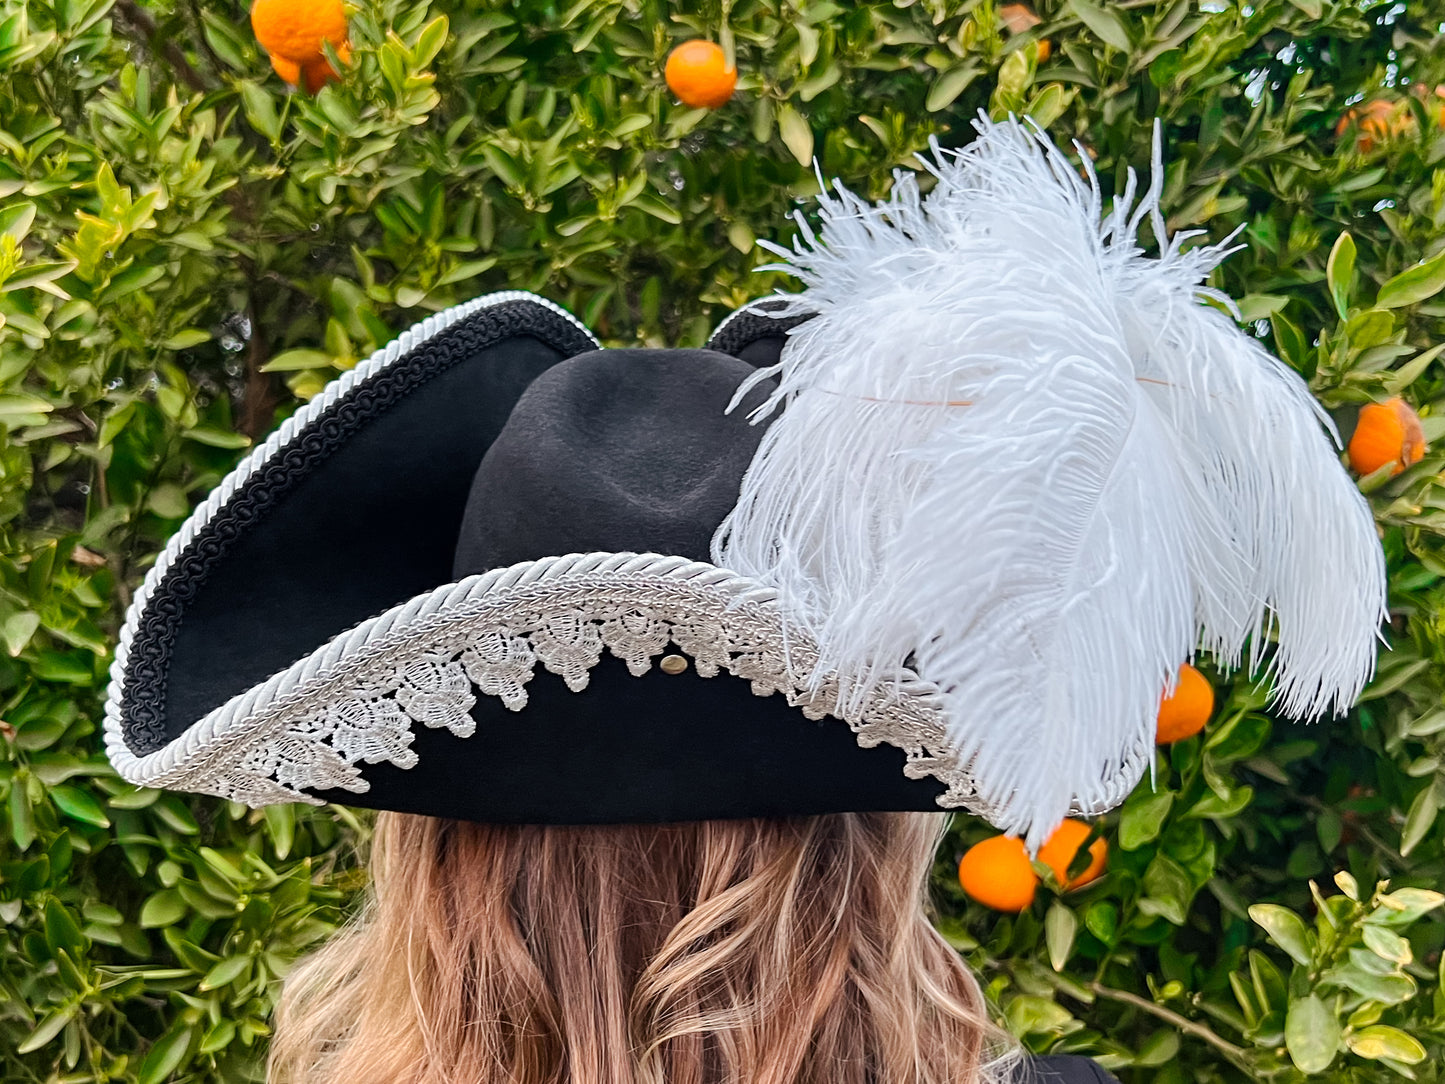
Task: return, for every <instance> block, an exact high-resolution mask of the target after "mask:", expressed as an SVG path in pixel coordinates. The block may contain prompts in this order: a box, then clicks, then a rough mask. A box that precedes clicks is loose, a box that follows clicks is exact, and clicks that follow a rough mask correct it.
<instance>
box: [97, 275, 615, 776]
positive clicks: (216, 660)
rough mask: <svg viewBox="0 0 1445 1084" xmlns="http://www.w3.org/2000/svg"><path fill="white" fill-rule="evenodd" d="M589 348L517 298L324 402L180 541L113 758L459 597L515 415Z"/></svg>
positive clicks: (396, 345) (133, 657)
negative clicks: (474, 525)
mask: <svg viewBox="0 0 1445 1084" xmlns="http://www.w3.org/2000/svg"><path fill="white" fill-rule="evenodd" d="M596 346H597V342H596V340H595V339H594V338H593V337H592V335H591V334H590V333H589V332H588V331H587V329H586V328H585V327H583V326H582V324H581V323H579V322H578V321H577V320H576V319H575V318H574V317H572V316H571V315H569V314H568V313H566V312H565V311H563V310H562V309H560V308H559V307H557V306H556V305H553V304H552V303H551V302H548V301H545V300H543V299H541V298H538V297H535V296H534V295H532V294H527V293H523V292H520V291H507V292H504V293H498V294H491V295H488V296H485V297H481V298H478V299H476V300H474V301H471V302H468V303H466V304H464V305H459V306H456V307H455V308H452V309H448V310H446V311H444V312H441V313H438V314H436V315H435V316H432V317H429V318H428V319H427V320H425V321H423V322H422V323H420V324H418V325H416V326H415V327H413V328H411V329H409V330H407V331H406V332H404V333H403V334H401V335H400V336H398V337H397V339H396V340H394V341H393V342H391V343H390V344H388V345H387V346H386V347H385V348H383V349H382V350H379V351H378V352H377V353H376V354H375V355H373V356H372V357H371V358H369V359H367V360H366V361H364V362H362V363H361V364H359V365H357V366H356V368H355V369H353V370H351V371H349V372H347V373H344V374H343V375H342V376H341V377H340V378H338V379H337V380H335V381H333V382H332V383H331V384H329V385H328V386H327V387H326V388H325V389H324V390H323V391H322V392H321V394H319V395H318V396H317V397H316V398H314V399H313V400H312V401H311V402H310V403H308V404H306V405H305V406H304V407H302V408H301V409H300V410H298V411H297V412H296V414H295V415H294V416H292V417H291V418H289V419H287V420H286V421H285V422H284V423H283V424H282V425H281V426H280V427H279V428H278V429H277V431H276V432H275V433H273V434H272V435H271V436H270V437H269V438H268V439H267V440H266V441H265V443H264V444H262V445H261V446H260V447H258V448H256V449H255V450H254V451H252V452H251V454H250V455H248V456H247V457H246V458H245V459H243V460H242V461H241V463H240V464H239V465H238V466H237V467H236V468H235V470H233V471H232V472H231V473H230V474H229V475H227V476H226V478H225V479H224V480H223V481H222V482H221V484H220V485H218V486H217V487H216V489H215V490H213V491H212V492H211V494H210V495H209V496H208V497H207V499H206V500H205V501H203V502H202V503H201V504H200V506H198V507H197V508H196V510H195V511H194V512H193V513H192V514H191V516H190V517H189V518H188V519H187V520H186V521H185V523H184V524H183V525H182V526H181V529H180V530H179V531H178V532H177V533H176V534H175V536H174V537H173V538H172V539H171V540H170V542H169V543H168V544H167V545H166V547H165V549H164V550H162V551H161V553H160V554H159V555H158V556H157V558H156V562H155V564H154V566H153V567H152V568H151V569H150V571H149V572H148V574H147V575H146V578H145V581H144V583H143V584H142V585H141V586H140V588H139V589H138V590H137V591H136V594H135V597H134V599H133V600H132V603H131V606H130V608H129V611H128V612H127V615H126V620H125V623H124V625H123V627H122V629H121V632H120V636H119V639H118V643H117V646H116V651H115V658H114V660H113V662H112V665H111V681H110V688H109V690H108V696H107V702H106V718H105V740H106V747H107V751H108V752H109V753H110V755H111V756H112V758H113V759H114V758H117V757H119V758H120V760H121V761H122V762H125V757H124V753H126V752H129V753H131V754H134V755H145V754H147V753H150V752H153V751H155V750H157V749H160V748H162V747H164V746H165V745H167V744H168V743H169V742H171V741H173V740H174V739H175V738H177V737H179V736H180V735H181V734H182V733H183V732H185V731H186V730H187V729H188V728H189V727H191V726H192V724H194V723H195V721H196V720H198V719H200V718H202V717H203V716H205V715H206V714H207V713H208V712H210V711H211V710H212V709H214V708H215V707H217V706H218V705H220V704H223V703H225V702H226V701H228V700H230V699H231V698H232V697H233V696H235V695H238V694H240V693H242V692H244V691H245V690H247V689H249V688H251V687H252V686H254V685H256V684H257V683H259V682H261V681H264V680H265V679H266V678H268V677H270V676H271V675H272V674H274V673H277V672H278V671H280V670H283V669H284V668H285V667H286V666H288V665H290V664H291V663H292V662H294V661H295V660H296V659H299V658H303V657H304V656H306V655H307V654H309V653H310V652H311V651H312V650H314V649H315V647H316V645H317V644H320V643H324V642H326V641H327V640H330V639H331V638H332V637H333V636H335V635H336V634H337V633H339V632H341V631H342V630H344V629H347V628H350V627H351V626H353V625H355V624H357V623H358V622H359V621H362V620H365V619H366V618H368V617H371V616H374V615H375V614H377V613H380V612H381V611H383V610H385V609H386V608H388V607H390V606H393V605H395V604H397V603H399V602H403V601H405V600H406V599H408V598H411V597H413V596H415V595H417V594H420V593H422V592H424V591H426V590H429V589H431V588H432V587H434V586H436V585H437V584H439V583H445V582H447V581H449V580H451V579H452V576H451V560H452V552H453V549H454V547H455V543H456V532H457V527H458V524H459V523H460V521H461V514H462V506H463V504H464V501H465V498H466V494H467V491H468V487H469V486H470V484H471V480H472V476H473V474H474V473H475V471H476V467H477V464H478V463H479V462H480V460H481V458H482V456H483V454H484V453H485V452H486V449H487V448H488V447H489V446H490V444H491V442H492V441H493V440H494V439H495V437H496V434H497V433H498V432H499V431H500V430H501V428H502V426H503V425H504V424H505V422H506V419H507V417H508V415H509V414H510V412H511V409H512V406H513V405H514V404H515V402H516V400H517V399H518V397H520V395H521V393H522V391H523V390H524V389H525V388H526V387H527V385H528V384H530V383H531V382H532V380H533V379H535V377H536V376H537V375H538V374H539V373H540V372H542V371H544V370H545V369H547V368H548V367H550V366H552V365H555V364H556V363H557V362H559V361H561V360H564V359H566V358H568V357H571V356H574V355H576V354H579V353H582V352H585V351H588V350H592V349H595V348H596Z"/></svg>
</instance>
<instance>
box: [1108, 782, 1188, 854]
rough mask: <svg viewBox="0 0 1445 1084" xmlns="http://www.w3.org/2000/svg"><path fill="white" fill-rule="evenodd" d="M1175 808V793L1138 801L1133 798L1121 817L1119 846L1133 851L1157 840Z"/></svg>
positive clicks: (1166, 791)
mask: <svg viewBox="0 0 1445 1084" xmlns="http://www.w3.org/2000/svg"><path fill="white" fill-rule="evenodd" d="M1173 807H1174V792H1173V791H1169V790H1161V791H1156V792H1155V793H1153V794H1147V795H1146V796H1145V797H1143V798H1141V799H1139V800H1137V801H1135V800H1134V799H1133V798H1132V797H1131V798H1130V800H1129V801H1128V802H1126V803H1124V810H1123V812H1122V813H1121V814H1120V817H1119V846H1120V847H1122V848H1123V849H1124V850H1126V851H1133V850H1137V849H1138V848H1140V847H1142V846H1143V845H1144V844H1146V843H1149V842H1151V841H1153V840H1155V839H1157V838H1158V837H1159V832H1160V830H1161V829H1162V828H1163V827H1164V821H1165V819H1166V818H1167V817H1168V816H1169V810H1170V809H1172V808H1173Z"/></svg>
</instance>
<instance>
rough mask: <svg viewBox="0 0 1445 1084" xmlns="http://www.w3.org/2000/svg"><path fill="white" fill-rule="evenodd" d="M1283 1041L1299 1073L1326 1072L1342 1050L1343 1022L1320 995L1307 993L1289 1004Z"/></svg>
mask: <svg viewBox="0 0 1445 1084" xmlns="http://www.w3.org/2000/svg"><path fill="white" fill-rule="evenodd" d="M1284 1041H1285V1046H1286V1047H1287V1048H1288V1049H1289V1056H1290V1060H1292V1061H1293V1062H1294V1063H1295V1067H1296V1068H1298V1069H1299V1070H1300V1072H1303V1073H1319V1072H1323V1071H1324V1070H1325V1069H1327V1068H1329V1065H1330V1062H1332V1061H1334V1060H1335V1054H1336V1053H1338V1052H1339V1049H1340V1021H1339V1019H1338V1018H1337V1017H1336V1016H1335V1014H1334V1013H1333V1012H1331V1011H1330V1010H1329V1009H1328V1008H1326V1006H1325V1003H1324V1002H1323V1001H1321V1000H1320V999H1319V997H1318V996H1317V995H1315V994H1308V995H1306V996H1305V997H1302V998H1300V999H1299V1000H1297V1001H1292V1002H1291V1003H1290V1007H1289V1012H1288V1013H1287V1014H1286V1015H1285V1021H1284Z"/></svg>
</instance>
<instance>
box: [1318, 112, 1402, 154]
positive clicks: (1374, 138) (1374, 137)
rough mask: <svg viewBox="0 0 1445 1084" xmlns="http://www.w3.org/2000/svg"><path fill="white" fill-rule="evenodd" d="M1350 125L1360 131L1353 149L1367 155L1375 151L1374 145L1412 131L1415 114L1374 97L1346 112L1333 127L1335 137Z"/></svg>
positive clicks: (1340, 134) (1343, 132) (1342, 133)
mask: <svg viewBox="0 0 1445 1084" xmlns="http://www.w3.org/2000/svg"><path fill="white" fill-rule="evenodd" d="M1351 125H1354V126H1355V127H1356V128H1358V129H1359V136H1358V137H1357V138H1356V140H1355V146H1356V147H1357V148H1358V149H1359V151H1360V153H1361V154H1367V153H1369V152H1370V151H1371V150H1373V149H1374V147H1375V144H1376V142H1378V141H1380V140H1384V139H1388V138H1390V137H1391V136H1399V135H1405V134H1406V133H1408V132H1410V131H1411V130H1413V129H1414V127H1415V115H1414V114H1413V113H1411V112H1410V110H1409V107H1407V106H1406V105H1405V104H1404V103H1403V102H1391V101H1387V100H1385V99H1384V98H1376V99H1375V100H1374V101H1371V102H1364V103H1362V104H1360V105H1357V106H1354V107H1353V108H1351V109H1349V110H1347V111H1346V112H1345V115H1344V116H1343V117H1341V118H1340V122H1339V123H1338V124H1336V125H1335V135H1336V136H1342V135H1344V134H1345V132H1346V131H1347V130H1348V129H1349V128H1350V126H1351Z"/></svg>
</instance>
